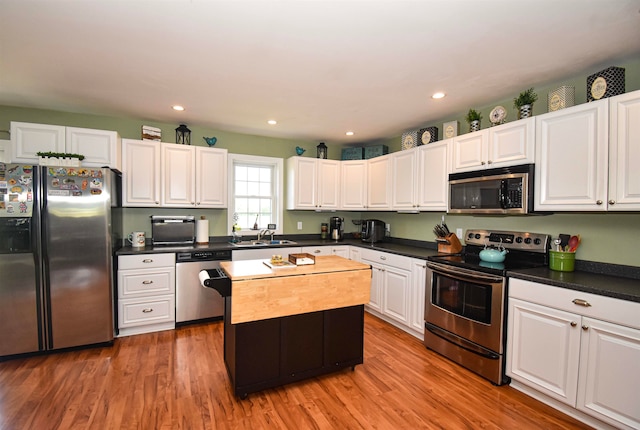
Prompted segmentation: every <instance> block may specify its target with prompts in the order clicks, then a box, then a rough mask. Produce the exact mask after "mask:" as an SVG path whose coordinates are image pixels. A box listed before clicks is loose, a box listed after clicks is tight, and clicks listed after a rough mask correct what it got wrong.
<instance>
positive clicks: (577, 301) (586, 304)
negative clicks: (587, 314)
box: [572, 299, 591, 308]
mask: <svg viewBox="0 0 640 430" xmlns="http://www.w3.org/2000/svg"><path fill="white" fill-rule="evenodd" d="M572 302H573V304H574V305H578V306H584V307H585V308H588V307H591V303H589V302H588V301H586V300H582V299H573V300H572Z"/></svg>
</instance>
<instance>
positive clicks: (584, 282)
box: [507, 267, 640, 302]
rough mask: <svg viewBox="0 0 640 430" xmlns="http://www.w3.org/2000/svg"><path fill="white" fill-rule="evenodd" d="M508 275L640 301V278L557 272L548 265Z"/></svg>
mask: <svg viewBox="0 0 640 430" xmlns="http://www.w3.org/2000/svg"><path fill="white" fill-rule="evenodd" d="M507 275H508V276H509V277H511V278H517V279H524V280H526V281H532V282H538V283H541V284H547V285H553V286H556V287H561V288H568V289H570V290H576V291H582V292H585V293H592V294H598V295H600V296H608V297H613V298H616V299H622V300H628V301H632V302H640V279H634V278H626V277H621V276H612V275H609V274H602V273H593V272H587V271H575V272H557V271H555V270H551V269H549V268H548V267H538V268H535V269H524V270H514V271H510V272H508V273H507Z"/></svg>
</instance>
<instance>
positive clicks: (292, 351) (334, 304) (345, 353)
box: [220, 255, 371, 398]
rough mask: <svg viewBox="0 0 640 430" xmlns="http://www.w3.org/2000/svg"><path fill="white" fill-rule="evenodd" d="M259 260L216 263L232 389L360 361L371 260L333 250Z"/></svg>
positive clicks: (244, 390)
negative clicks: (302, 261)
mask: <svg viewBox="0 0 640 430" xmlns="http://www.w3.org/2000/svg"><path fill="white" fill-rule="evenodd" d="M264 262H265V260H248V261H230V262H222V263H221V264H220V266H221V268H222V270H223V271H224V272H225V273H226V275H227V276H228V277H229V278H230V280H231V291H230V292H231V294H230V295H227V296H226V297H225V315H224V360H225V364H226V367H227V371H228V373H229V377H230V378H231V384H232V387H233V391H234V394H235V395H237V396H239V397H240V398H245V397H246V396H247V395H248V394H249V393H252V392H256V391H260V390H264V389H266V388H271V387H276V386H279V385H284V384H287V383H290V382H294V381H299V380H302V379H306V378H311V377H314V376H318V375H323V374H326V373H330V372H334V371H337V370H341V369H344V368H348V367H351V368H352V369H353V368H355V366H356V365H357V364H361V363H362V362H363V346H364V343H363V340H364V339H363V336H364V304H365V303H368V302H369V295H370V288H371V267H370V266H369V265H367V264H363V263H359V262H356V261H352V260H348V259H345V258H342V257H338V256H334V255H332V256H319V257H316V258H315V264H312V265H303V266H296V267H286V268H271V267H268V266H267V265H266V264H264Z"/></svg>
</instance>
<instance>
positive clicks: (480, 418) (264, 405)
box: [0, 314, 587, 430]
mask: <svg viewBox="0 0 640 430" xmlns="http://www.w3.org/2000/svg"><path fill="white" fill-rule="evenodd" d="M479 428H482V429H517V430H526V429H579V428H587V427H586V426H584V425H582V424H580V423H579V422H577V421H575V420H573V419H572V418H570V417H567V416H566V415H563V414H560V413H558V412H556V411H555V410H553V409H552V408H550V407H548V406H545V405H543V404H542V403H539V402H538V401H535V400H533V399H531V398H529V397H527V396H525V395H524V394H521V393H519V392H518V391H516V390H514V389H512V388H510V387H508V386H502V387H496V386H493V385H492V384H491V383H489V382H488V381H485V380H484V379H482V378H480V377H478V376H476V375H474V374H473V373H471V372H468V371H466V370H465V369H463V368H461V367H459V366H458V365H456V364H454V363H452V362H450V361H448V360H446V359H445V358H442V357H441V356H439V355H437V354H435V353H434V352H432V351H429V350H427V349H426V348H425V347H424V346H423V345H422V343H421V342H420V341H419V340H418V339H415V338H414V337H412V336H410V335H408V334H406V333H404V332H402V331H400V330H398V329H396V328H394V327H392V326H390V325H388V324H387V323H385V322H382V321H380V320H379V319H377V318H375V317H372V316H370V315H369V314H366V315H365V356H364V364H363V365H359V366H357V367H356V369H355V371H351V370H345V371H342V372H339V373H336V374H332V375H326V376H323V377H320V378H315V379H311V380H308V381H304V382H300V383H296V384H292V385H288V386H285V387H280V388H278V389H271V390H266V391H263V392H260V393H254V394H251V395H249V397H248V398H247V399H246V400H239V399H237V398H235V397H234V396H233V395H232V394H231V389H230V386H229V382H228V378H227V373H226V370H225V367H224V362H223V358H222V323H221V322H215V323H209V324H197V325H191V326H185V327H182V328H179V329H177V330H174V331H165V332H160V333H153V334H145V335H139V336H131V337H126V338H120V339H117V340H116V342H115V344H114V346H113V347H107V348H93V349H85V350H81V351H73V352H65V353H56V354H49V355H44V356H37V357H30V358H21V359H14V360H10V361H5V362H3V363H0V429H2V430H14V429H16V430H17V429H20V430H22V429H30V430H31V429H33V430H45V429H46V430H48V429H74V430H75V429H100V430H104V429H193V430H195V429H479Z"/></svg>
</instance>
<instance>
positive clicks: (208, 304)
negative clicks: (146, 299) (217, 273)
mask: <svg viewBox="0 0 640 430" xmlns="http://www.w3.org/2000/svg"><path fill="white" fill-rule="evenodd" d="M230 260H231V251H230V250H220V251H185V252H178V253H176V323H177V324H179V323H186V322H192V321H198V320H204V319H209V318H221V317H222V315H223V314H224V301H223V299H222V297H220V294H218V292H217V291H216V290H214V289H212V288H205V287H203V286H202V285H201V284H200V278H199V277H198V275H199V273H200V271H201V270H205V269H216V268H219V267H220V262H221V261H230Z"/></svg>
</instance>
